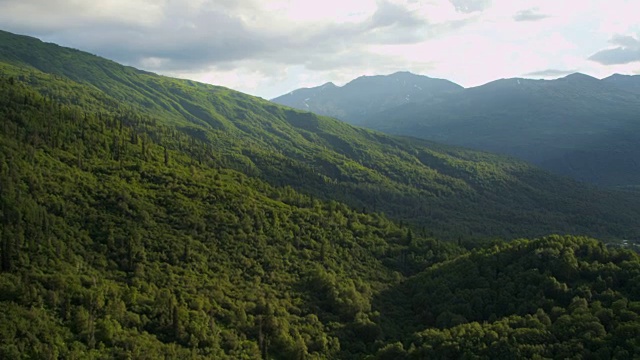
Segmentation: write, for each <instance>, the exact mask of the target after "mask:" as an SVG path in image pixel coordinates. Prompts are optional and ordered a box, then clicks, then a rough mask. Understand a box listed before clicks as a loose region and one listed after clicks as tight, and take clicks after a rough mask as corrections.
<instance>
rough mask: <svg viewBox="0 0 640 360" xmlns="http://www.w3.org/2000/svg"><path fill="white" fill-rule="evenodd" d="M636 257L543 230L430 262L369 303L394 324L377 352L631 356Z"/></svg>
mask: <svg viewBox="0 0 640 360" xmlns="http://www.w3.org/2000/svg"><path fill="white" fill-rule="evenodd" d="M639 259H640V258H639V257H638V255H637V254H634V253H633V252H631V251H628V250H618V249H608V248H606V247H603V246H602V244H599V243H598V242H596V241H593V240H591V239H585V238H575V237H559V236H551V237H547V238H543V239H538V240H535V241H528V240H518V241H514V242H512V243H509V244H496V245H495V246H493V247H491V248H485V249H479V250H475V251H472V252H470V253H468V254H465V255H462V256H459V257H457V258H455V259H453V260H451V261H447V262H443V263H440V264H437V265H435V266H433V267H432V268H430V269H429V270H427V271H425V272H424V273H421V274H419V275H416V276H415V277H413V278H410V279H408V280H407V281H406V282H404V283H402V284H401V285H400V286H398V287H397V288H393V289H389V290H388V291H385V293H384V294H383V295H382V296H381V297H380V298H379V299H378V301H379V303H376V302H374V308H379V309H384V310H381V317H382V319H381V321H380V323H381V324H384V325H383V326H384V327H385V328H395V329H397V331H398V332H397V333H396V334H397V336H398V338H397V339H389V342H393V341H394V340H397V341H398V342H397V343H395V345H389V346H387V347H386V348H384V349H382V350H381V351H380V353H379V356H382V355H383V354H384V355H385V356H389V357H387V358H395V359H402V358H411V359H414V358H415V359H418V358H429V359H432V358H434V359H459V358H466V357H472V358H478V359H496V358H499V359H516V358H527V359H528V358H537V357H542V358H552V359H560V358H576V357H581V358H619V359H623V358H632V357H635V356H637V355H638V354H639V353H640V342H638V336H639V335H640V325H639V324H638V319H639V317H638V316H639V315H640V301H638V300H639V299H640V292H639V290H640V276H639V275H638V274H639V271H640V262H639V261H638V260H639ZM498 319H499V320H498ZM392 324H393V325H395V327H392V326H391V325H392ZM404 349H407V350H404ZM391 354H394V355H393V356H391Z"/></svg>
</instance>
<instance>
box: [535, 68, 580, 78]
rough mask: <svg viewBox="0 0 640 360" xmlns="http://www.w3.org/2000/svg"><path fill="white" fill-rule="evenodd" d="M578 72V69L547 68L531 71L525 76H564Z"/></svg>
mask: <svg viewBox="0 0 640 360" xmlns="http://www.w3.org/2000/svg"><path fill="white" fill-rule="evenodd" d="M575 72H577V71H576V70H559V69H546V70H540V71H533V72H530V73H526V74H524V75H525V76H540V77H554V76H564V75H569V74H573V73H575Z"/></svg>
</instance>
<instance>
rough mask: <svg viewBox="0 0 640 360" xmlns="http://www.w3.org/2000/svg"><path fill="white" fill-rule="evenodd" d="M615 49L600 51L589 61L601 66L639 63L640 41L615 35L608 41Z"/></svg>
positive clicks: (631, 37)
mask: <svg viewBox="0 0 640 360" xmlns="http://www.w3.org/2000/svg"><path fill="white" fill-rule="evenodd" d="M609 43H610V44H613V45H617V47H615V48H610V49H604V50H600V51H598V52H597V53H595V54H593V55H591V56H590V57H589V60H592V61H595V62H598V63H600V64H602V65H619V64H629V63H632V62H636V61H640V40H638V39H636V38H635V37H633V36H626V35H615V36H613V37H612V38H611V39H610V40H609Z"/></svg>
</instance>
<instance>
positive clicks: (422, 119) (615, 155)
mask: <svg viewBox="0 0 640 360" xmlns="http://www.w3.org/2000/svg"><path fill="white" fill-rule="evenodd" d="M614 83H617V81H612V79H609V80H607V79H605V80H602V81H601V80H597V79H595V78H592V77H589V76H586V75H582V74H574V75H570V76H567V77H565V78H562V79H558V80H552V81H544V80H527V79H505V80H498V81H495V82H492V83H489V84H486V85H483V86H480V87H476V88H470V89H465V90H464V91H462V92H459V93H455V94H450V95H448V96H447V97H446V98H444V99H443V100H441V101H438V102H433V101H432V102H424V103H421V104H409V105H405V106H401V107H398V108H395V109H392V110H388V111H386V112H382V113H379V114H377V115H374V116H371V117H370V118H369V119H368V120H367V121H365V122H364V123H363V125H364V126H367V127H371V128H374V129H378V130H382V131H386V132H390V133H395V134H410V135H412V136H418V137H422V138H425V139H430V140H434V141H439V142H443V143H448V144H454V145H461V146H466V147H471V148H475V149H481V150H487V151H492V152H497V153H502V154H507V155H511V156H515V157H518V158H521V159H524V160H526V161H530V162H532V163H534V164H537V165H539V166H542V167H544V168H546V169H548V170H550V171H552V172H555V173H558V174H562V175H568V176H571V177H573V178H576V179H579V180H584V181H589V182H593V183H596V184H601V185H617V186H620V185H635V184H638V183H640V163H638V160H637V159H638V156H639V155H640V145H638V144H640V142H639V141H637V140H638V139H637V136H636V135H635V134H638V130H640V122H639V121H638V115H637V114H638V110H639V109H640V94H638V93H633V92H630V91H628V89H629V86H627V87H626V88H624V87H623V86H622V85H616V84H614Z"/></svg>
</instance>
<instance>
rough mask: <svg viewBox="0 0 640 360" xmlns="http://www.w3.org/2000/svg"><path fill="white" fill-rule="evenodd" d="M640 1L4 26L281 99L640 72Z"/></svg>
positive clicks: (59, 18) (335, 6)
mask: <svg viewBox="0 0 640 360" xmlns="http://www.w3.org/2000/svg"><path fill="white" fill-rule="evenodd" d="M638 14H640V1H638V0H630V1H624V0H581V1H577V0H566V1H562V0H432V1H427V0H424V1H423V0H402V1H397V0H340V1H328V0H325V1H322V0H321V1H318V0H313V1H311V0H309V1H307V0H180V1H178V0H96V1H86V0H0V28H1V29H3V30H7V31H12V32H16V33H21V34H27V35H32V36H36V37H38V38H40V39H42V40H44V41H49V42H55V43H58V44H61V45H64V46H70V47H74V48H77V49H80V50H85V51H88V52H91V53H94V54H97V55H101V56H104V57H107V58H110V59H113V60H116V61H118V62H121V63H124V64H127V65H132V66H135V67H138V68H142V69H145V70H149V71H154V72H157V73H160V74H165V75H170V76H176V77H183V78H189V79H194V80H199V81H203V82H207V83H211V84H216V85H223V86H228V87H231V88H234V89H237V90H240V91H243V92H247V93H250V94H254V95H258V96H262V97H265V98H272V97H275V96H278V95H281V94H283V93H286V92H289V91H291V90H293V89H296V88H299V87H309V86H317V85H320V84H322V83H325V82H327V81H333V82H334V83H336V84H337V85H341V84H343V83H345V82H347V81H349V80H351V79H353V78H356V77H358V76H361V75H373V74H389V73H392V72H396V71H401V70H408V71H411V72H414V73H418V74H422V75H428V76H432V77H440V78H446V79H449V80H452V81H455V82H457V83H458V84H460V85H462V86H465V87H469V86H477V85H481V84H484V83H486V82H489V81H492V80H495V79H499V78H505V77H532V78H554V77H560V76H564V75H566V74H568V73H571V72H576V71H580V72H583V73H586V74H590V75H592V76H596V77H599V78H601V77H605V76H608V75H610V74H612V73H616V72H617V73H623V74H640V15H638Z"/></svg>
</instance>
